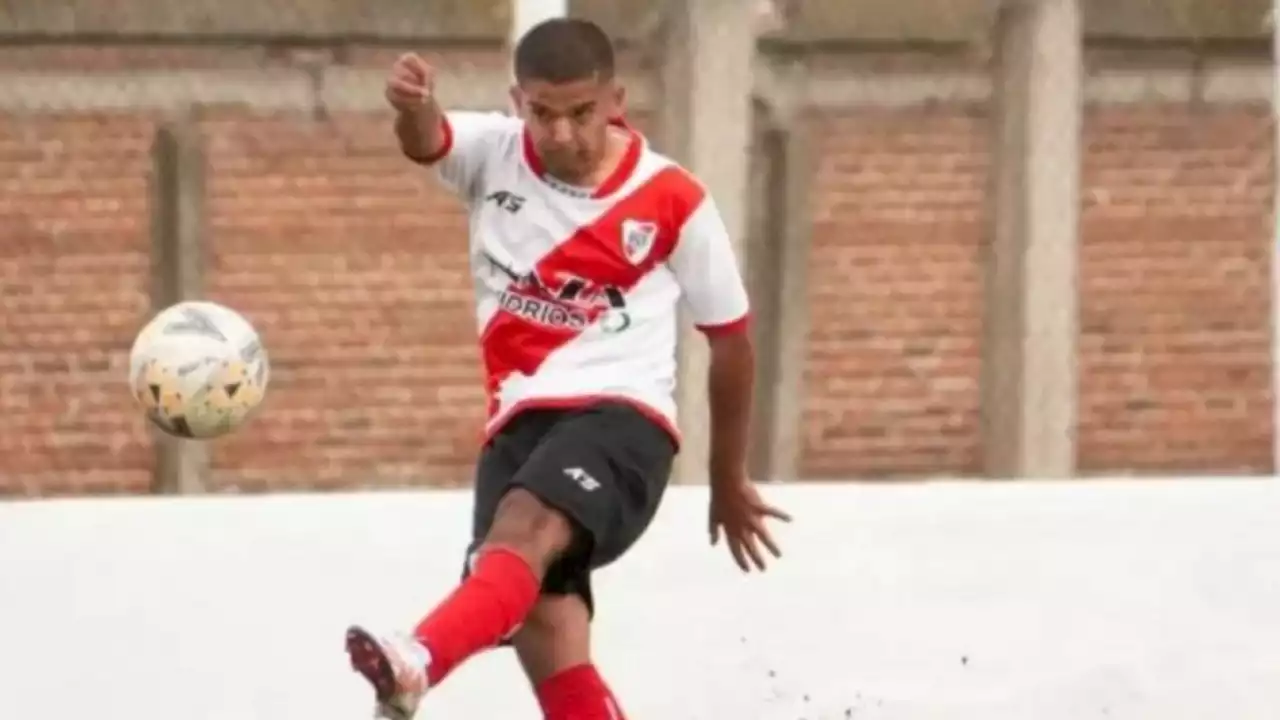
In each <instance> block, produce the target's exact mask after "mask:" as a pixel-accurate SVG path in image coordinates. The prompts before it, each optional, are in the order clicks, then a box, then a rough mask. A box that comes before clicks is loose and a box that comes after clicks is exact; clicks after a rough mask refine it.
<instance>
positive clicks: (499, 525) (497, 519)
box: [484, 488, 574, 575]
mask: <svg viewBox="0 0 1280 720" xmlns="http://www.w3.org/2000/svg"><path fill="white" fill-rule="evenodd" d="M573 538H574V530H573V523H572V522H571V521H570V520H569V518H567V517H565V515H564V514H563V513H561V512H560V511H558V510H556V509H554V508H552V507H550V506H548V505H546V504H545V503H543V502H542V501H541V500H539V499H538V497H537V496H535V495H534V494H533V493H531V492H529V491H528V490H524V489H522V488H515V489H513V490H511V491H509V492H508V493H507V494H506V495H505V496H504V497H503V498H502V501H501V502H500V503H498V510H497V513H495V515H494V520H493V524H492V525H491V526H490V528H489V532H488V534H486V535H485V538H484V542H485V544H486V545H494V546H497V545H501V546H503V547H506V548H510V549H512V550H514V551H516V552H517V553H519V554H520V555H521V556H523V557H524V558H525V559H526V560H527V561H529V563H530V565H531V566H533V567H534V569H535V570H537V571H538V574H539V575H542V574H545V572H546V570H547V568H548V567H550V565H551V564H552V563H553V562H555V561H556V559H558V558H559V557H560V556H561V555H562V554H563V553H565V552H566V551H568V549H569V548H570V546H571V545H572V544H573Z"/></svg>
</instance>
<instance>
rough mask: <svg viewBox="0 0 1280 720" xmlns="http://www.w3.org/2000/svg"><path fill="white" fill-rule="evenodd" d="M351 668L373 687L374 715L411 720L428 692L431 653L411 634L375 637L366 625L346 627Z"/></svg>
mask: <svg viewBox="0 0 1280 720" xmlns="http://www.w3.org/2000/svg"><path fill="white" fill-rule="evenodd" d="M347 655H348V656H349V657H350V658H351V667H352V669H354V670H355V671H356V672H358V673H360V674H361V675H363V676H364V679H365V680H368V681H369V684H370V685H372V686H373V691H374V697H375V699H376V701H377V704H376V706H375V708H374V717H375V718H385V719H386V720H412V718H413V716H414V715H415V714H416V713H417V712H418V703H420V702H421V701H422V696H423V695H426V694H427V689H428V686H429V684H428V682H427V663H429V662H430V661H431V655H430V653H428V652H427V649H426V648H424V647H422V644H421V643H419V642H418V641H417V640H416V639H414V638H412V637H396V638H392V639H380V638H375V637H374V636H373V635H371V634H369V632H368V631H366V630H365V629H364V628H361V627H357V626H354V625H353V626H351V627H350V628H347Z"/></svg>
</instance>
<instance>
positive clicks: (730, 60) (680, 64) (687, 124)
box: [659, 0, 757, 483]
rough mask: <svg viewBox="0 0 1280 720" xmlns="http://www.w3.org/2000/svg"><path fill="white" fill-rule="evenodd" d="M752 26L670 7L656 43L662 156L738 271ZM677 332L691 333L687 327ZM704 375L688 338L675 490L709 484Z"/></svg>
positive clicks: (717, 4) (738, 10)
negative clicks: (717, 217) (707, 213)
mask: <svg viewBox="0 0 1280 720" xmlns="http://www.w3.org/2000/svg"><path fill="white" fill-rule="evenodd" d="M756 22H757V18H756V16H755V15H754V14H753V13H751V12H747V8H746V7H745V3H744V2H743V1H742V0H685V1H683V2H679V1H677V2H671V3H670V5H669V6H668V16H667V17H666V18H665V22H664V24H663V32H662V33H661V38H660V40H659V42H661V43H662V44H663V45H662V54H661V55H662V57H663V65H662V68H661V70H660V86H661V88H662V89H661V93H662V96H661V99H660V102H659V107H660V108H661V111H660V112H661V116H660V117H659V125H660V132H661V146H662V149H663V150H665V151H666V152H667V153H669V154H670V155H672V156H673V157H675V158H676V159H677V160H679V161H680V162H682V163H684V164H685V165H686V166H687V167H688V168H689V169H690V170H691V171H693V172H694V173H696V174H697V175H698V177H700V178H701V179H702V181H703V182H704V183H705V184H706V185H707V187H708V189H709V190H710V192H711V195H712V197H714V198H715V201H716V203H717V204H719V206H720V210H721V212H722V213H723V214H724V219H725V223H726V225H727V226H728V228H729V234H730V236H731V237H732V238H733V239H734V241H735V243H736V245H737V251H738V257H739V262H740V263H742V265H743V269H744V271H745V269H746V265H745V263H746V261H747V257H746V248H745V247H744V246H743V242H742V240H743V236H744V232H745V229H746V227H745V226H746V203H747V193H748V178H747V173H748V171H749V159H748V153H749V151H750V147H751V114H752V112H751V87H752V77H753V72H752V66H753V60H754V57H755V46H756V38H755V29H756V28H755V26H756ZM682 325H683V326H688V325H689V322H688V321H687V319H686V320H684V321H682ZM706 373H707V352H706V341H705V339H704V338H703V337H702V336H701V335H700V334H698V333H697V332H696V331H688V330H686V331H685V332H684V333H683V334H682V336H681V342H680V372H679V379H678V382H679V386H678V390H677V399H678V401H679V403H680V409H681V411H680V428H681V430H682V432H683V434H684V447H683V449H682V450H681V452H680V457H679V458H678V459H677V462H676V469H675V472H674V477H673V480H674V481H675V482H679V483H697V482H705V481H706V479H707V462H708V443H709V440H710V436H709V434H708V432H707V430H708V425H709V415H708V405H707V380H706Z"/></svg>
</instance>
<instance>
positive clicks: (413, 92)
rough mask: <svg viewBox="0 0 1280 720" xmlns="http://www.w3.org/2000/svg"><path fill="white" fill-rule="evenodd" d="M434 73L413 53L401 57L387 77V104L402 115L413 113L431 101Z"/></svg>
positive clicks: (434, 80)
mask: <svg viewBox="0 0 1280 720" xmlns="http://www.w3.org/2000/svg"><path fill="white" fill-rule="evenodd" d="M435 85H436V71H435V68H433V67H431V66H430V65H428V64H427V61H426V60H423V59H422V58H421V57H419V56H418V55H416V54H414V53H405V54H404V55H401V56H400V57H399V58H398V59H397V60H396V61H395V64H393V65H392V66H391V74H390V75H389V76H388V77H387V93H386V94H387V102H389V103H391V107H393V108H395V109H396V110H397V111H399V112H402V113H408V112H414V111H415V110H417V109H419V108H421V107H422V106H423V105H424V104H426V103H427V102H429V101H430V100H431V99H432V95H433V93H434V92H435Z"/></svg>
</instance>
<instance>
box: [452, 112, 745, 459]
mask: <svg viewBox="0 0 1280 720" xmlns="http://www.w3.org/2000/svg"><path fill="white" fill-rule="evenodd" d="M619 125H620V126H622V127H624V128H625V127H626V126H625V124H622V123H619ZM445 128H446V142H445V146H444V148H442V150H441V152H440V153H439V155H438V156H437V157H436V158H431V159H429V160H431V161H434V167H435V168H436V170H437V172H438V173H439V176H440V178H441V179H442V180H443V181H444V183H445V184H446V185H447V186H448V187H449V188H450V189H452V190H453V191H454V192H456V193H457V194H458V196H459V197H460V198H461V199H462V200H463V202H464V203H465V204H466V205H467V208H468V220H469V231H470V260H471V263H470V267H471V274H472V279H473V281H474V289H475V301H476V323H477V329H478V331H479V334H480V343H481V348H482V351H483V358H484V369H485V375H486V394H487V397H488V421H487V423H486V434H487V435H489V436H491V435H492V434H494V433H496V432H497V431H498V430H499V429H500V428H501V426H502V425H503V423H504V422H505V421H506V420H508V419H510V418H511V417H512V416H513V415H514V414H515V413H516V412H518V411H521V410H525V409H528V408H535V407H555V408H566V407H575V406H578V405H583V404H586V403H589V402H592V401H596V400H602V399H608V400H617V401H622V402H626V403H629V404H631V405H632V406H634V407H636V408H637V409H638V410H640V411H641V412H644V413H645V414H646V415H648V416H649V417H650V418H652V419H653V420H655V421H657V422H658V423H660V424H661V425H662V426H663V427H664V428H666V429H667V430H668V431H669V432H670V433H671V434H672V437H673V439H675V440H676V442H677V443H678V442H679V437H680V436H679V433H678V431H677V428H676V407H675V398H674V390H675V382H676V380H675V378H676V337H677V324H676V318H677V307H678V304H679V303H680V302H681V301H682V300H683V302H684V305H685V307H686V308H687V309H688V311H689V313H690V315H691V317H692V319H693V321H694V323H695V324H696V325H697V326H698V327H699V328H700V329H701V330H702V331H703V332H706V333H715V332H733V331H738V330H741V329H743V328H744V327H745V326H746V323H747V318H748V310H749V308H748V301H747V292H746V288H745V287H744V285H743V282H742V276H741V273H740V272H739V268H738V264H737V260H736V258H735V257H734V253H733V249H732V247H731V245H730V242H729V237H728V233H727V232H726V229H725V226H724V222H723V220H722V218H721V216H720V213H719V211H718V210H717V208H716V205H715V203H714V202H713V201H712V199H711V197H710V195H709V194H708V193H707V192H706V190H705V188H704V187H703V186H702V185H701V184H700V183H699V182H698V181H697V180H696V179H695V178H694V177H693V176H692V175H691V174H690V173H689V172H688V171H686V170H685V169H683V168H681V167H680V166H679V165H677V164H676V163H675V162H674V161H672V160H670V159H669V158H667V157H664V156H662V155H660V154H658V153H656V152H654V151H652V150H651V149H650V148H649V147H648V145H647V143H646V141H645V139H644V137H643V136H642V135H640V134H639V133H637V132H635V131H633V130H631V129H630V128H626V129H627V132H629V133H631V135H632V146H631V148H630V150H629V151H628V153H627V154H626V155H625V157H624V159H623V161H622V162H621V163H620V166H619V168H618V170H617V172H615V173H614V174H613V176H612V177H610V178H609V179H607V180H606V181H605V182H604V183H603V184H602V185H601V186H600V187H599V188H596V189H594V190H592V191H585V190H582V189H579V188H574V187H570V186H567V185H565V184H563V183H560V182H558V181H556V180H555V179H554V178H551V177H549V176H547V175H546V174H545V172H543V169H542V166H541V163H540V162H539V160H538V158H537V155H536V154H535V153H534V152H533V146H532V141H531V140H530V139H529V137H528V136H527V134H526V132H525V129H524V123H523V121H521V120H520V119H518V118H515V117H511V116H508V115H503V114H499V113H482V112H449V113H447V114H446V122H445Z"/></svg>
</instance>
